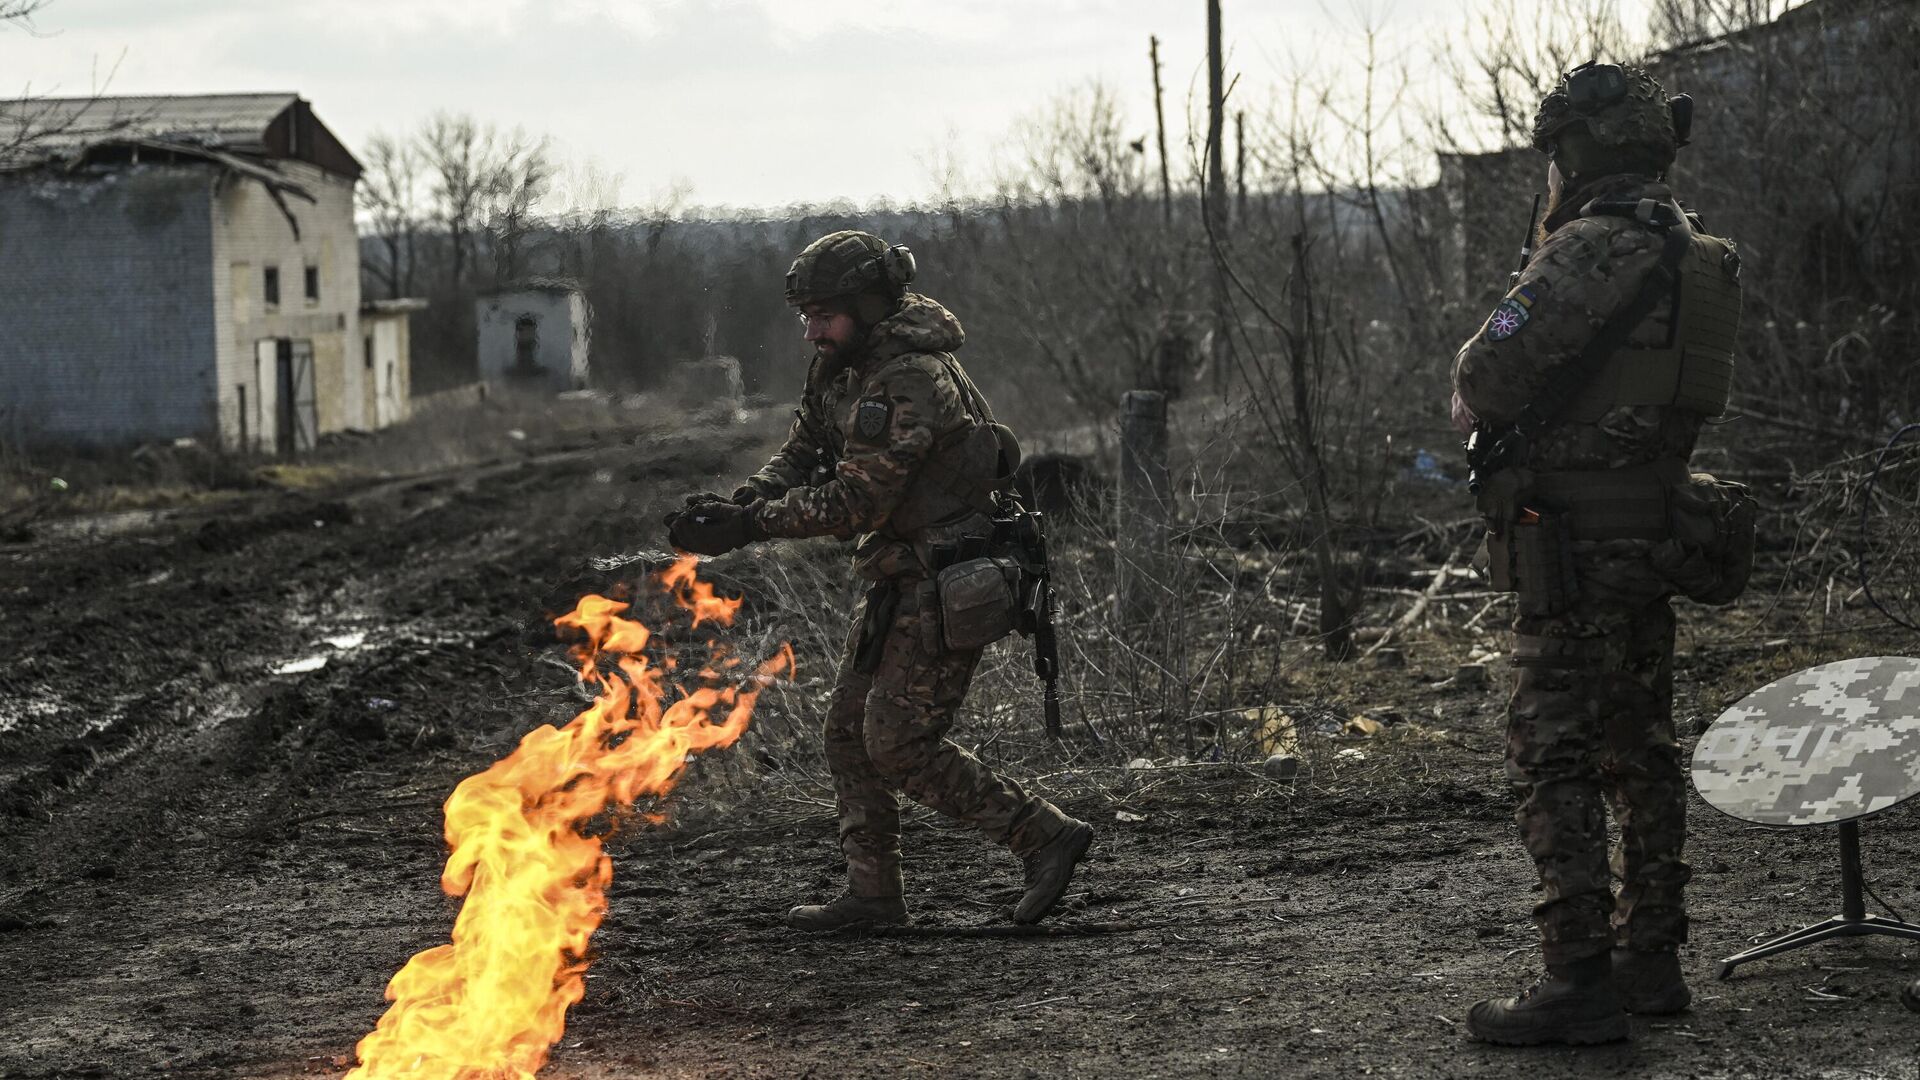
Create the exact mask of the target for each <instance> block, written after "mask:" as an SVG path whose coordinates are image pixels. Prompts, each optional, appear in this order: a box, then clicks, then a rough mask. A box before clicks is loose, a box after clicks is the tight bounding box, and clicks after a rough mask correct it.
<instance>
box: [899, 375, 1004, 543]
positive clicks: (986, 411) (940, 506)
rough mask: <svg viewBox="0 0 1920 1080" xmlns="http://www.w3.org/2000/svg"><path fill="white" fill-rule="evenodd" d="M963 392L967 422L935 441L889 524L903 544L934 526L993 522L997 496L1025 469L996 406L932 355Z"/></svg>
mask: <svg viewBox="0 0 1920 1080" xmlns="http://www.w3.org/2000/svg"><path fill="white" fill-rule="evenodd" d="M932 355H933V356H934V357H935V358H936V359H938V360H939V361H940V363H941V365H942V366H944V367H945V368H946V369H947V375H948V377H950V378H951V379H953V381H954V384H955V385H956V386H957V387H959V390H960V396H961V399H962V400H963V401H964V402H965V404H966V408H967V416H966V421H965V422H964V423H962V424H960V425H958V426H956V427H955V428H954V429H953V430H951V431H947V432H944V433H942V434H941V436H940V437H939V438H938V439H936V440H935V441H934V444H933V448H932V449H931V450H930V451H929V452H928V453H927V459H926V461H924V462H923V463H922V464H921V466H920V472H919V474H918V475H917V476H916V477H915V478H914V480H913V482H912V484H911V485H909V487H908V489H907V493H906V496H905V497H904V498H903V499H902V500H901V502H900V505H899V506H897V507H895V508H894V511H893V513H892V515H891V516H890V517H889V518H888V520H887V527H886V530H885V531H886V532H888V533H891V534H893V535H894V536H898V537H900V538H902V539H908V540H911V539H915V537H914V535H913V534H915V533H917V532H919V531H921V530H923V529H925V528H927V527H928V526H932V525H945V524H951V523H954V522H955V521H957V520H959V519H963V518H966V517H969V516H971V515H973V514H983V515H986V516H988V517H991V516H992V514H993V512H994V509H995V507H994V502H993V496H994V493H995V492H998V491H1004V490H1006V489H1007V488H1008V487H1009V486H1010V485H1011V484H1012V481H1013V470H1014V469H1015V468H1016V467H1017V466H1018V465H1019V464H1020V449H1019V444H1018V443H1017V442H1016V441H1014V438H1013V432H1012V431H1011V430H1010V429H1008V428H1007V427H1006V426H1005V425H1004V424H999V423H996V422H995V421H994V419H993V407H992V406H990V405H988V404H987V399H986V396H985V395H984V394H982V393H980V389H979V387H977V386H975V385H974V384H973V380H972V379H971V378H968V377H967V373H966V372H965V371H964V370H962V369H961V367H960V364H959V362H958V361H956V360H955V359H954V358H953V357H952V356H951V355H950V354H948V353H934V354H932Z"/></svg>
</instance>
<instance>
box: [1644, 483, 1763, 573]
mask: <svg viewBox="0 0 1920 1080" xmlns="http://www.w3.org/2000/svg"><path fill="white" fill-rule="evenodd" d="M1668 507H1669V510H1668V517H1669V523H1670V526H1671V529H1672V535H1671V536H1670V537H1669V538H1668V539H1666V540H1664V541H1662V542H1661V543H1659V544H1657V545H1655V547H1654V548H1653V550H1652V551H1651V552H1650V553H1649V558H1650V559H1651V560H1652V562H1653V566H1654V568H1655V569H1657V570H1659V571H1660V572H1661V573H1662V574H1664V575H1666V578H1667V580H1668V581H1671V582H1673V586H1674V588H1676V589H1679V590H1680V594H1681V595H1682V596H1685V597H1686V598H1687V599H1689V600H1693V601H1695V602H1697V603H1702V604H1730V603H1732V602H1733V601H1734V600H1736V599H1738V598H1739V596H1740V594H1741V593H1743V592H1745V591H1746V589H1747V579H1748V578H1749V577H1750V576H1752V574H1753V545H1754V533H1755V518H1756V517H1757V511H1758V509H1759V508H1758V506H1757V505H1756V504H1755V503H1754V501H1753V496H1752V495H1750V494H1748V492H1747V486H1746V485H1745V484H1736V483H1734V482H1732V481H1730V480H1718V479H1715V478H1714V477H1713V476H1711V475H1709V474H1707V473H1694V474H1693V475H1692V476H1691V477H1690V478H1689V479H1688V482H1687V483H1685V484H1680V485H1677V486H1676V487H1675V488H1674V489H1673V493H1672V495H1671V497H1670V499H1669V503H1668Z"/></svg>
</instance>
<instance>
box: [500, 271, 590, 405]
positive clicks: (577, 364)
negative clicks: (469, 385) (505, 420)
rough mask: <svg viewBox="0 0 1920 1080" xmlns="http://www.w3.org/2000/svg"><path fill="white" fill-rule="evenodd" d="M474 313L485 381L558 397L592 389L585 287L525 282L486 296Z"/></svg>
mask: <svg viewBox="0 0 1920 1080" xmlns="http://www.w3.org/2000/svg"><path fill="white" fill-rule="evenodd" d="M473 310H474V321H475V323H476V324H477V326H478V330H479V333H478V348H479V352H480V355H479V365H480V378H481V379H482V380H484V381H486V382H488V383H493V384H496V385H500V386H503V387H506V388H520V389H529V390H542V391H550V392H556V393H557V392H561V391H566V390H581V389H585V388H586V385H587V350H588V347H589V345H590V344H591V342H592V327H591V322H592V312H591V310H590V309H589V308H588V307H587V298H586V297H585V296H583V295H582V294H581V292H580V286H579V285H577V284H575V283H573V282H571V281H567V280H565V279H560V278H534V279H529V280H526V281H519V282H515V283H514V284H512V285H509V286H507V287H506V288H503V289H499V290H496V291H494V292H491V293H487V294H485V295H483V296H481V297H480V298H479V299H477V300H475V301H474V303H473Z"/></svg>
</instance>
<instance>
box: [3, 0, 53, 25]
mask: <svg viewBox="0 0 1920 1080" xmlns="http://www.w3.org/2000/svg"><path fill="white" fill-rule="evenodd" d="M51 2H52V0H0V23H15V24H18V25H20V26H25V27H27V28H29V29H31V28H32V27H33V15H34V13H35V12H37V11H39V10H40V9H41V8H44V7H46V6H47V5H48V4H49V3H51Z"/></svg>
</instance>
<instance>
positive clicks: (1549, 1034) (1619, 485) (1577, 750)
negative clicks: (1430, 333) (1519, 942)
mask: <svg viewBox="0 0 1920 1080" xmlns="http://www.w3.org/2000/svg"><path fill="white" fill-rule="evenodd" d="M1690 120H1691V102H1690V100H1688V99H1685V98H1676V99H1672V100H1671V101H1670V100H1669V99H1668V98H1667V97H1666V95H1665V93H1664V92H1663V91H1662V89H1661V88H1660V85H1659V84H1658V83H1657V82H1655V81H1654V79H1653V78H1652V76H1650V75H1648V74H1646V73H1645V72H1642V71H1637V70H1634V69H1631V68H1627V69H1622V68H1619V67H1616V66H1613V65H1583V66H1582V67H1581V68H1577V69H1575V70H1574V71H1573V72H1570V73H1569V74H1568V75H1567V76H1565V77H1563V78H1562V79H1561V81H1560V83H1559V85H1557V86H1556V87H1555V89H1554V90H1553V92H1552V93H1551V94H1550V95H1549V96H1548V97H1547V98H1546V100H1545V102H1544V103H1543V104H1542V106H1541V108H1540V111H1539V114H1538V116H1537V117H1536V119H1535V125H1534V146H1535V147H1536V148H1537V149H1539V150H1542V151H1544V152H1545V153H1546V154H1547V155H1548V157H1549V158H1550V160H1551V163H1550V165H1549V171H1548V189H1549V204H1548V206H1547V212H1546V216H1545V219H1544V222H1543V224H1542V227H1541V233H1542V234H1543V238H1542V239H1541V240H1540V242H1539V248H1538V253H1537V255H1536V256H1535V257H1534V259H1533V261H1532V262H1531V264H1529V265H1528V266H1526V267H1525V269H1524V272H1523V273H1522V274H1521V275H1520V276H1519V277H1518V279H1517V282H1516V283H1515V285H1514V287H1513V288H1512V289H1511V291H1510V292H1509V293H1508V295H1507V297H1506V299H1504V300H1502V301H1501V302H1500V305H1499V306H1498V307H1497V308H1496V309H1495V310H1494V312H1493V314H1492V315H1491V316H1490V317H1489V318H1488V320H1487V322H1486V323H1485V325H1484V326H1482V328H1481V329H1480V331H1479V332H1478V333H1476V334H1475V335H1474V336H1473V338H1472V339H1471V340H1469V341H1468V342H1467V343H1466V344H1465V345H1464V346H1463V347H1462V348H1461V349H1460V352H1459V354H1458V356H1457V357H1456V358H1455V360H1454V365H1453V381H1454V388H1455V398H1454V412H1455V418H1456V421H1460V422H1464V423H1468V424H1474V425H1476V427H1477V429H1478V430H1477V433H1476V438H1479V437H1481V436H1487V437H1491V436H1494V435H1496V434H1499V433H1503V432H1512V431H1515V430H1517V429H1518V428H1520V427H1525V428H1527V429H1528V435H1529V437H1528V438H1527V439H1526V440H1525V441H1524V442H1518V441H1516V443H1515V444H1514V445H1517V446H1522V447H1524V449H1522V450H1520V451H1518V456H1519V457H1520V458H1521V460H1518V461H1513V462H1510V463H1508V465H1507V467H1506V468H1504V469H1502V470H1500V471H1498V472H1496V473H1495V474H1494V475H1493V476H1491V477H1487V478H1485V479H1484V480H1483V482H1482V487H1481V490H1480V491H1479V493H1478V494H1479V498H1480V504H1481V509H1482V512H1483V513H1485V514H1486V515H1487V517H1488V526H1489V555H1490V556H1491V559H1492V562H1493V564H1494V565H1493V566H1492V567H1491V569H1492V571H1493V576H1494V580H1495V584H1496V587H1501V588H1513V589H1514V590H1515V591H1516V592H1518V593H1519V596H1518V598H1517V605H1518V615H1517V617H1516V620H1515V623H1514V639H1515V646H1514V652H1513V664H1514V669H1515V681H1514V688H1513V695H1512V698H1511V701H1510V702H1509V706H1508V709H1509V712H1508V742H1507V774H1508V776H1509V778H1510V779H1511V780H1512V781H1513V783H1514V784H1515V786H1516V789H1517V791H1518V793H1519V795H1520V799H1521V801H1520V806H1519V809H1518V813H1517V818H1518V822H1519V825H1520V833H1521V837H1522V840H1523V841H1524V843H1525V845H1526V847H1527V850H1528V852H1529V853H1530V854H1531V855H1532V857H1533V860H1534V864H1535V866H1536V867H1537V869H1538V871H1539V874H1540V882H1541V886H1542V889H1541V897H1540V900H1539V903H1538V904H1537V905H1536V906H1535V908H1534V921H1535V923H1536V925H1538V927H1539V929H1540V934H1541V938H1542V952H1543V954H1544V959H1545V962H1546V976H1545V978H1543V979H1542V980H1540V981H1539V982H1538V983H1537V984H1536V985H1535V986H1534V987H1532V988H1531V989H1529V990H1527V991H1526V992H1524V993H1522V994H1521V995H1520V996H1519V997H1517V998H1508V999H1504V1000H1497V1001H1496V1000H1488V1001H1482V1002H1480V1003H1478V1004H1476V1005H1475V1006H1473V1008H1472V1010H1471V1012H1470V1013H1469V1016H1468V1022H1467V1027H1468V1031H1469V1032H1470V1033H1471V1034H1472V1035H1473V1036H1475V1037H1477V1038H1480V1039H1483V1040H1486V1041H1490V1042H1498V1043H1508V1044H1532V1043H1544V1042H1567V1043H1589V1042H1601V1041H1609V1040H1613V1039H1621V1038H1625V1037H1626V1036H1627V1030H1628V1029H1627V1018H1626V1015H1625V1013H1626V1012H1635V1013H1646V1014H1666V1013H1674V1012H1679V1011H1681V1010H1682V1009H1684V1008H1686V1006H1687V1003H1688V1001H1689V999H1690V993H1689V991H1688V989H1687V986H1686V983H1685V981H1684V980H1683V979H1682V977H1681V972H1680V966H1679V961H1678V958H1677V949H1678V946H1679V945H1680V944H1681V943H1682V942H1684V941H1685V940H1686V933H1687V917H1686V910H1685V907H1684V904H1683V902H1682V898H1681V890H1682V887H1683V886H1685V884H1686V883H1687V879H1688V876H1689V870H1688V867H1687V864H1686V862H1685V861H1684V860H1683V859H1682V858H1681V849H1682V846H1683V844H1684V841H1685V837H1686V817H1685V814H1686V786H1687V779H1686V774H1685V770H1684V767H1683V763H1682V761H1681V754H1680V750H1679V747H1678V746H1677V745H1676V743H1675V739H1674V728H1673V716H1672V706H1673V647H1674V616H1673V611H1672V608H1671V607H1670V606H1669V602H1668V600H1669V597H1670V596H1671V595H1672V594H1673V593H1674V592H1675V591H1676V585H1675V580H1674V576H1673V574H1672V573H1671V572H1670V571H1671V570H1672V569H1673V567H1674V565H1675V563H1676V562H1677V561H1679V555H1680V554H1686V553H1681V552H1680V551H1679V548H1678V547H1677V546H1676V544H1675V543H1673V542H1672V541H1671V536H1672V533H1671V532H1670V531H1669V530H1670V524H1669V520H1668V509H1667V507H1668V505H1669V500H1668V494H1669V492H1670V491H1671V490H1673V489H1674V488H1675V485H1685V484H1687V483H1688V482H1689V474H1688V471H1687V466H1686V462H1687V459H1688V456H1689V455H1690V454H1691V453H1692V451H1693V447H1694V440H1695V438H1696V437H1697V436H1698V434H1699V431H1700V427H1701V423H1702V420H1703V419H1704V417H1705V416H1708V415H1714V414H1717V413H1718V412H1720V411H1721V409H1722V408H1723V407H1724V405H1725V395H1726V380H1727V377H1728V376H1730V374H1731V369H1732V345H1733V333H1734V327H1735V320H1737V317H1738V302H1739V291H1738V284H1737V282H1738V267H1739V263H1738V260H1737V258H1736V257H1735V256H1734V255H1733V253H1732V248H1731V245H1729V244H1727V243H1726V242H1725V241H1722V240H1718V239H1716V238H1713V237H1710V236H1707V235H1706V234H1705V232H1704V231H1702V230H1701V229H1700V227H1699V222H1698V220H1697V219H1693V218H1690V217H1689V215H1687V214H1685V213H1684V212H1683V211H1682V210H1681V209H1680V207H1679V205H1678V203H1677V202H1676V201H1675V199H1674V195H1673V193H1672V191H1671V190H1670V189H1669V188H1668V187H1667V185H1666V183H1664V181H1663V177H1664V174H1665V172H1666V169H1667V168H1668V166H1669V165H1670V164H1671V163H1672V161H1673V159H1674V156H1675V151H1676V150H1677V149H1678V147H1679V146H1680V145H1682V144H1684V142H1685V135H1686V130H1685V129H1686V127H1687V126H1688V125H1689V123H1690ZM1663 261H1664V266H1665V267H1666V269H1664V270H1661V271H1660V272H1659V275H1658V276H1657V277H1656V269H1657V268H1658V267H1661V266H1662V265H1663ZM1676 266H1677V267H1678V269H1677V270H1675V269H1674V268H1675V267H1676ZM1676 280H1677V281H1678V282H1680V283H1683V284H1684V285H1685V286H1686V287H1685V289H1684V290H1681V289H1679V288H1677V287H1675V282H1676ZM1643 293H1644V294H1645V295H1644V298H1643V296H1642V294H1643ZM1729 297H1730V300H1729ZM1648 305H1651V307H1650V308H1649V307H1648ZM1636 311H1638V312H1644V313H1645V314H1643V315H1642V316H1641V317H1640V318H1639V319H1638V321H1637V322H1631V321H1630V320H1632V319H1633V317H1634V312H1636ZM1610 320H1612V321H1613V322H1614V323H1615V324H1616V326H1615V328H1614V330H1613V334H1614V336H1613V337H1612V338H1603V337H1601V334H1602V332H1603V330H1604V329H1605V328H1606V327H1607V324H1608V323H1609V321H1610ZM1622 335H1624V345H1623V346H1622V347H1619V348H1616V349H1613V350H1612V351H1611V352H1608V351H1607V350H1606V347H1605V345H1604V344H1599V345H1594V347H1593V349H1592V350H1591V354H1592V357H1593V363H1596V364H1600V365H1601V366H1599V367H1598V369H1597V374H1594V375H1593V376H1592V377H1591V378H1588V379H1586V380H1585V382H1584V383H1583V384H1580V383H1576V384H1574V385H1569V386H1568V387H1567V389H1566V393H1567V394H1569V395H1571V397H1570V399H1566V400H1563V401H1562V404H1563V406H1564V407H1563V408H1562V409H1560V410H1559V414H1558V416H1545V417H1542V416H1541V415H1539V413H1538V410H1537V409H1536V408H1534V406H1535V405H1536V403H1538V402H1539V401H1540V400H1541V398H1542V395H1543V393H1546V387H1547V384H1548V383H1550V382H1554V381H1556V380H1558V381H1565V380H1569V379H1574V378H1578V376H1576V375H1575V374H1573V372H1574V371H1575V369H1576V368H1577V367H1578V366H1579V365H1578V364H1577V363H1576V360H1577V358H1579V357H1580V354H1582V353H1583V351H1589V346H1590V343H1594V342H1595V341H1596V339H1599V340H1600V341H1601V342H1602V343H1604V342H1607V341H1609V340H1611V341H1614V342H1618V341H1619V340H1620V337H1621V336H1622ZM1585 370H1587V371H1593V370H1595V369H1594V368H1593V367H1592V366H1591V365H1589V366H1588V367H1587V368H1586V369H1585ZM1609 804H1611V806H1612V809H1613V813H1614V816H1615V819H1616V821H1617V822H1618V823H1619V826H1620V832H1621V837H1622V839H1621V844H1620V847H1619V849H1618V851H1617V852H1616V853H1615V863H1614V866H1613V873H1614V874H1616V875H1617V876H1618V877H1619V878H1620V879H1621V881H1622V883H1623V888H1622V889H1621V891H1620V894H1619V896H1618V898H1616V897H1615V896H1614V894H1613V892H1612V889H1611V883H1610V874H1609V860H1608V851H1607V823H1606V813H1605V811H1606V807H1607V806H1608V805H1609Z"/></svg>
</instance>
